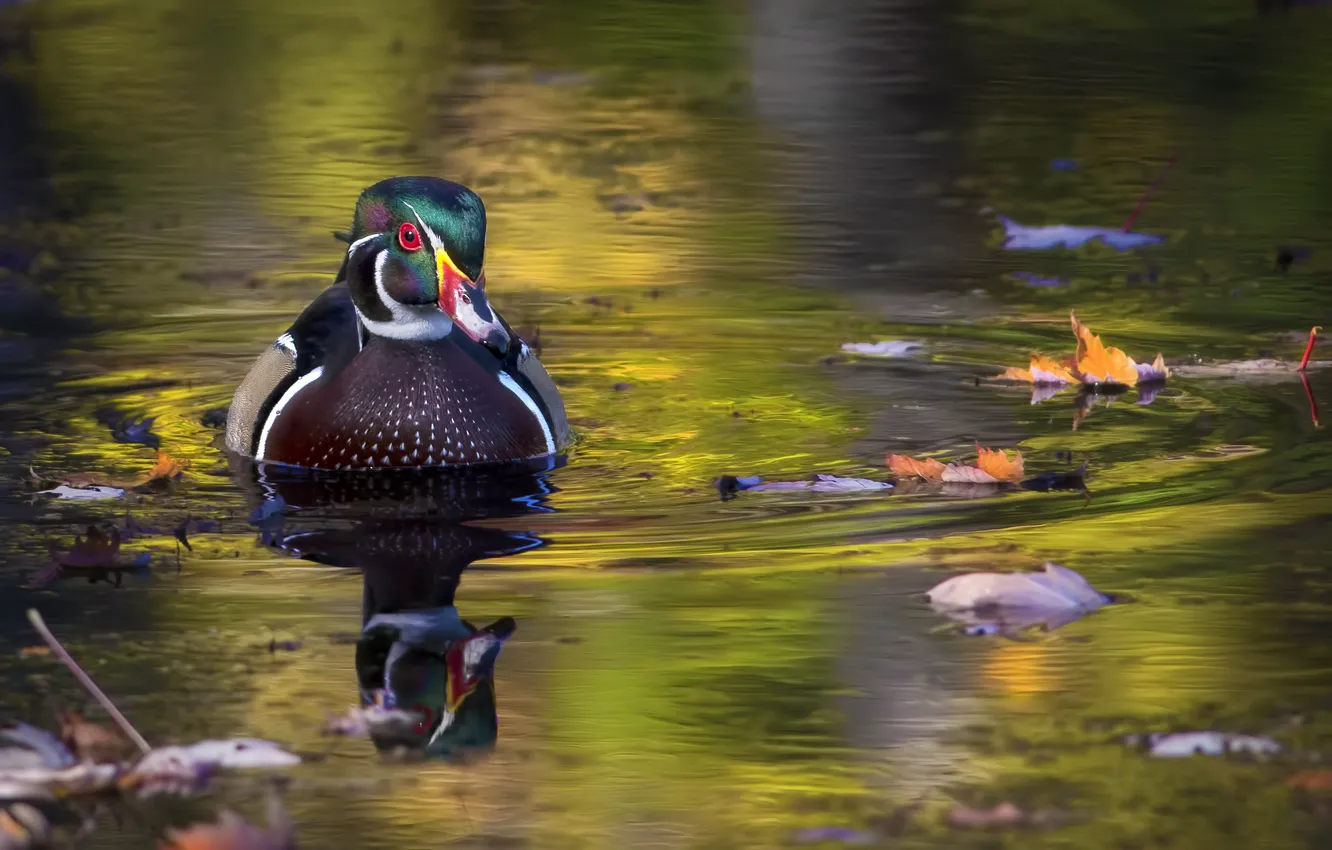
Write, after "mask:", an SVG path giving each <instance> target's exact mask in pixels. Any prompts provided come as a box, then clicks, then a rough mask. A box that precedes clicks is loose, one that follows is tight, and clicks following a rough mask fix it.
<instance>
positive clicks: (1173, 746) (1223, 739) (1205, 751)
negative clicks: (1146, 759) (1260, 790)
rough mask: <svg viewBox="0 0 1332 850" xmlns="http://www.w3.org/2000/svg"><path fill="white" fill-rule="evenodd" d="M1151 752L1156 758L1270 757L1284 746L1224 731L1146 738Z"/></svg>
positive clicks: (1258, 737) (1176, 733)
mask: <svg viewBox="0 0 1332 850" xmlns="http://www.w3.org/2000/svg"><path fill="white" fill-rule="evenodd" d="M1147 743H1148V745H1149V750H1148V752H1149V753H1150V754H1151V755H1153V756H1156V757H1157V758H1189V757H1190V756H1223V755H1227V754H1230V753H1242V754H1245V755H1253V756H1268V755H1274V754H1276V753H1279V752H1281V745H1280V744H1278V743H1277V742H1276V741H1274V740H1272V739H1271V738H1266V737H1260V736H1257V735H1229V734H1226V733H1224V732H1175V733H1173V734H1160V733H1157V734H1153V735H1148V736H1147Z"/></svg>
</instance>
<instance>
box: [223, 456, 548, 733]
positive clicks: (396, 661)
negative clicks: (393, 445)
mask: <svg viewBox="0 0 1332 850" xmlns="http://www.w3.org/2000/svg"><path fill="white" fill-rule="evenodd" d="M557 465H558V464H557V463H554V462H542V463H538V464H523V465H517V466H513V465H510V466H504V467H496V468H463V469H454V470H449V469H445V470H430V471H401V472H385V473H359V474H355V475H348V474H340V475H333V474H328V473H311V472H309V471H303V470H292V469H275V468H271V467H269V468H262V467H259V468H254V469H253V471H252V473H251V477H250V478H249V481H250V482H251V483H252V484H253V485H254V486H253V487H252V488H251V490H252V494H253V496H254V497H255V501H260V500H262V501H260V504H259V506H258V507H257V508H256V514H255V517H256V519H255V521H256V524H259V525H260V526H261V527H263V526H264V524H265V523H267V524H268V526H267V529H266V538H267V539H269V540H270V541H271V545H273V546H274V547H275V548H278V549H280V550H282V551H285V552H288V553H290V554H293V555H296V556H297V557H300V558H304V559H306V560H310V561H315V562H318V563H321V564H329V565H333V566H343V567H348V568H352V569H358V570H360V571H361V574H362V577H363V584H362V588H363V590H362V605H361V635H360V638H359V640H358V641H357V644H356V678H357V685H358V688H359V690H360V697H361V702H362V704H363V705H366V706H369V705H381V706H383V707H385V708H391V709H399V710H401V711H404V712H407V713H408V714H409V715H411V716H412V717H413V718H414V719H415V721H416V722H414V723H412V724H407V723H396V724H376V725H374V726H372V727H371V730H370V737H371V739H372V740H373V742H374V744H375V746H376V748H378V749H379V750H381V751H395V752H399V751H403V750H405V751H407V752H409V753H414V754H419V755H423V756H425V757H429V758H454V757H460V756H464V755H471V754H475V753H478V752H485V751H488V750H490V749H491V748H493V746H494V744H495V741H496V739H497V737H498V734H499V722H498V716H497V713H496V697H495V680H494V676H495V662H496V660H497V658H498V657H499V653H500V650H501V649H502V648H503V646H504V643H505V641H506V640H508V638H509V637H510V635H512V634H513V632H514V629H515V628H516V623H515V622H514V620H513V618H512V617H501V618H500V619H498V620H496V621H494V622H493V623H490V624H489V625H486V626H482V627H479V628H478V627H477V626H475V625H473V624H472V623H470V622H468V621H467V620H466V619H464V618H463V617H462V616H461V614H460V613H459V611H458V608H457V607H456V606H455V604H454V597H455V594H456V592H457V590H458V587H459V584H460V582H461V579H462V574H463V572H464V571H466V569H467V568H468V566H470V565H471V564H472V563H473V562H474V561H476V560H479V559H481V558H496V557H503V556H506V555H512V554H514V553H517V552H522V551H526V550H529V549H534V548H537V547H539V546H542V545H544V544H545V541H544V540H543V539H541V538H540V537H538V536H536V535H534V534H530V533H527V532H523V531H512V530H506V529H497V528H489V527H485V526H477V525H473V524H471V522H472V521H473V520H478V519H489V518H504V517H521V516H525V515H528V514H535V513H545V512H550V511H551V510H552V509H551V508H550V507H548V506H547V505H546V500H547V498H548V497H549V496H550V494H551V493H553V492H556V491H555V489H554V488H553V487H552V486H551V485H550V484H549V482H548V481H547V480H546V476H547V473H549V472H550V471H551V470H552V469H553V468H555V466H557Z"/></svg>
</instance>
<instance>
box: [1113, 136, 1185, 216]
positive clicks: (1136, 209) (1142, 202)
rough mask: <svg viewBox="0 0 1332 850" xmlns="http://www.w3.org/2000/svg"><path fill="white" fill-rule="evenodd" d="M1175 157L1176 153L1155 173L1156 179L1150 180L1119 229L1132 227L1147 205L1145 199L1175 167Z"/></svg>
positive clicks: (1149, 196)
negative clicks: (1149, 183) (1158, 172)
mask: <svg viewBox="0 0 1332 850" xmlns="http://www.w3.org/2000/svg"><path fill="white" fill-rule="evenodd" d="M1177 157H1178V154H1176V155H1174V156H1171V157H1170V161H1169V162H1167V163H1166V164H1165V167H1164V168H1162V169H1161V173H1160V174H1158V175H1156V179H1155V180H1153V181H1152V185H1150V186H1148V187H1147V191H1145V192H1143V193H1142V197H1141V198H1139V199H1138V205H1137V206H1136V207H1134V208H1133V212H1131V213H1129V217H1128V218H1127V219H1126V220H1125V221H1124V226H1123V227H1121V228H1120V230H1122V231H1124V232H1125V233H1127V232H1128V231H1130V230H1132V229H1133V222H1135V221H1137V220H1138V214H1139V213H1141V212H1142V208H1143V207H1145V206H1147V200H1148V199H1149V198H1151V196H1152V194H1153V193H1154V192H1156V189H1157V187H1158V186H1160V185H1161V182H1162V181H1164V180H1165V178H1166V175H1167V174H1169V173H1170V169H1172V168H1174V167H1175V159H1176V158H1177Z"/></svg>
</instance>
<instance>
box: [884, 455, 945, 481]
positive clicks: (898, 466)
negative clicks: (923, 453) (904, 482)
mask: <svg viewBox="0 0 1332 850" xmlns="http://www.w3.org/2000/svg"><path fill="white" fill-rule="evenodd" d="M888 468H889V469H890V470H892V472H893V474H894V475H897V476H899V477H901V478H923V479H924V480H926V481H942V480H943V473H944V465H943V464H942V463H940V462H939V461H937V460H935V459H934V458H929V457H927V458H921V459H916V458H913V457H907V456H906V455H888Z"/></svg>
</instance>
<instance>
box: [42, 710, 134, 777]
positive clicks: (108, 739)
mask: <svg viewBox="0 0 1332 850" xmlns="http://www.w3.org/2000/svg"><path fill="white" fill-rule="evenodd" d="M59 719H60V742H61V743H62V744H64V745H65V746H66V747H67V748H69V750H70V751H71V752H73V753H74V754H75V755H77V756H78V757H79V758H80V759H82V760H83V761H91V762H97V763H98V764H103V763H106V762H115V761H119V760H120V759H121V758H123V757H124V756H126V755H127V754H128V753H129V751H130V750H131V749H132V746H131V745H130V742H129V741H127V740H126V739H125V736H124V735H122V734H121V733H120V731H119V730H116V729H111V728H108V727H106V726H102V725H101V724H98V723H90V722H89V721H87V720H84V719H83V717H82V716H81V715H80V714H79V713H78V712H75V711H62V712H60V714H59Z"/></svg>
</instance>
